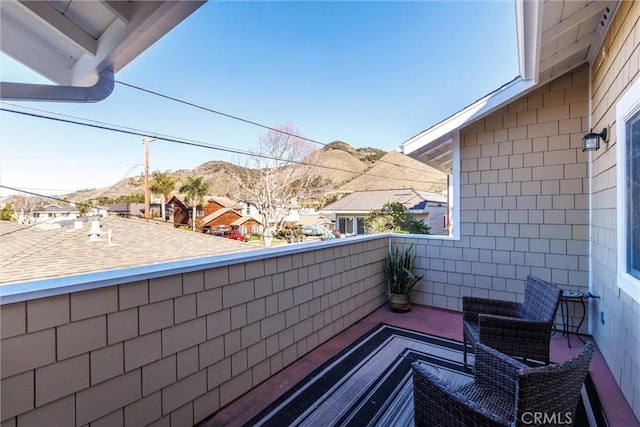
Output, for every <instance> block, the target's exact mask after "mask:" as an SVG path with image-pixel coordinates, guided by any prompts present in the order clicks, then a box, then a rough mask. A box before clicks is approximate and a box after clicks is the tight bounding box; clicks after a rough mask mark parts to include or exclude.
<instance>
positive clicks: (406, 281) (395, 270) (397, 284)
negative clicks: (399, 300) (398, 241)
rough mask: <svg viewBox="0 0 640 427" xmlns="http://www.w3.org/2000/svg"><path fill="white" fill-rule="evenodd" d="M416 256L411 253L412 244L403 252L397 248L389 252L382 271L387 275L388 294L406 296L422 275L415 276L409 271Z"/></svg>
mask: <svg viewBox="0 0 640 427" xmlns="http://www.w3.org/2000/svg"><path fill="white" fill-rule="evenodd" d="M415 259H416V255H415V253H414V252H413V244H412V245H411V246H409V247H408V248H406V249H404V250H400V249H398V247H395V248H392V249H391V250H390V251H389V256H388V257H387V259H386V260H385V262H384V271H385V273H386V274H387V282H388V283H389V292H390V293H392V294H408V293H409V292H411V289H412V288H413V287H414V286H415V285H416V283H418V282H419V281H420V280H422V278H423V277H424V275H422V276H416V275H415V274H414V273H413V271H411V269H412V268H413V262H414V261H415Z"/></svg>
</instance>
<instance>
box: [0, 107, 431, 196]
mask: <svg viewBox="0 0 640 427" xmlns="http://www.w3.org/2000/svg"><path fill="white" fill-rule="evenodd" d="M0 111H6V112H8V113H14V114H20V115H24V116H29V117H35V118H40V119H46V120H52V121H57V122H61V123H68V124H75V125H78V126H85V127H91V128H96V129H101V130H106V131H112V132H117V133H122V134H127V135H134V136H139V137H148V136H151V137H152V138H155V139H157V140H160V141H166V142H173V143H176V144H182V145H188V146H193V147H199V148H206V149H210V150H218V151H223V152H227V153H232V154H241V155H248V156H253V157H259V158H263V159H268V160H276V161H285V162H286V163H291V164H299V165H303V166H312V167H317V168H323V169H330V170H335V171H339V172H346V173H351V174H354V175H356V176H359V175H364V172H358V171H352V170H348V169H342V168H337V167H333V166H325V165H316V164H313V163H309V162H305V161H296V160H286V159H280V158H277V157H274V156H268V155H265V154H260V153H254V152H251V151H245V150H239V149H235V148H231V147H225V146H221V145H215V144H209V143H205V142H199V141H195V140H186V139H182V138H178V137H167V136H163V135H161V134H156V133H154V132H143V131H140V130H135V131H134V130H128V129H125V128H117V127H114V126H118V125H112V124H109V126H107V125H105V124H95V123H83V122H79V121H77V120H71V119H64V118H58V117H51V116H45V115H42V114H35V113H28V112H26V111H18V110H12V109H9V108H4V107H2V108H0ZM294 136H295V135H294ZM296 137H297V136H296ZM393 165H394V166H399V167H403V166H402V165H397V164H393ZM369 176H373V177H376V178H385V179H397V178H398V177H390V176H384V175H375V174H370V175H369ZM411 181H412V182H421V183H429V184H431V183H433V181H426V180H417V179H412V180H411Z"/></svg>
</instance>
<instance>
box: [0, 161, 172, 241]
mask: <svg viewBox="0 0 640 427" xmlns="http://www.w3.org/2000/svg"><path fill="white" fill-rule="evenodd" d="M127 173H128V172H127ZM0 188H4V189H6V190H12V191H18V192H20V193H25V194H29V195H31V196H36V197H41V198H43V199H49V200H54V201H56V202H62V203H73V204H74V205H75V206H83V207H86V208H89V209H100V208H101V207H102V206H99V205H93V204H91V203H87V202H76V201H73V200H66V199H62V198H60V197H55V196H47V195H45V194H40V193H35V192H33V191H25V190H24V189H21V188H17V187H10V186H8V185H2V184H0ZM121 215H123V216H127V217H130V216H133V215H131V214H128V213H127V214H121ZM55 219H57V218H51V219H47V220H45V221H39V222H35V223H33V224H29V225H26V226H24V227H22V228H18V229H15V230H12V231H8V232H6V233H2V234H0V237H2V236H6V235H9V234H14V233H17V232H19V231H22V230H25V229H27V228H31V227H35V226H36V225H40V224H42V223H45V222H48V221H51V220H55ZM155 221H162V222H168V221H166V220H164V219H163V220H157V219H156V220H155Z"/></svg>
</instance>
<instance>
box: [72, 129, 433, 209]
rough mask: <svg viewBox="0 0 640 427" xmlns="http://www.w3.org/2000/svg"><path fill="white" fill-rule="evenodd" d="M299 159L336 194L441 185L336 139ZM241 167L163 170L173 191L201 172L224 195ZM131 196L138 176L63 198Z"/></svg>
mask: <svg viewBox="0 0 640 427" xmlns="http://www.w3.org/2000/svg"><path fill="white" fill-rule="evenodd" d="M304 163H306V164H313V165H315V166H312V171H313V173H314V174H316V175H319V176H321V177H322V178H324V179H326V180H328V181H329V182H330V185H329V187H330V188H332V189H334V190H335V191H338V192H351V191H358V190H367V189H389V188H407V187H413V188H416V189H420V190H427V191H434V192H438V193H440V192H441V191H442V190H444V188H445V186H446V175H444V174H442V173H441V172H438V171H436V170H435V169H433V168H431V167H429V166H427V165H425V164H423V163H421V162H418V161H417V160H414V159H412V158H410V157H407V156H405V155H403V154H401V153H398V152H396V151H392V152H390V153H387V152H385V151H383V150H379V149H377V148H369V147H367V148H354V147H351V146H350V145H349V144H347V143H344V142H342V141H334V142H332V143H330V144H327V145H326V146H324V147H323V148H322V149H319V150H317V151H316V152H314V153H313V154H311V155H310V156H309V157H308V158H307V159H305V162H304ZM398 167H400V168H402V170H403V173H402V174H398V169H397V168H398ZM242 170H245V168H244V167H242V166H237V165H234V164H232V163H228V162H223V161H218V160H212V161H208V162H205V163H203V164H201V165H199V166H197V167H195V168H194V169H180V170H177V171H175V172H171V171H167V173H168V174H169V175H172V176H174V177H176V178H178V183H177V184H176V187H175V191H176V193H177V191H178V189H179V188H180V186H181V183H180V180H181V179H184V178H186V177H188V176H202V177H204V178H205V180H206V181H207V182H209V183H210V187H209V188H210V191H209V193H210V195H212V196H216V195H218V196H224V195H226V194H227V193H228V192H232V191H233V188H234V187H235V180H234V176H235V175H237V174H238V172H240V171H242ZM399 176H401V177H399ZM135 194H138V195H141V194H144V178H143V177H142V176H137V177H131V178H126V179H123V180H121V181H119V182H117V183H115V184H113V185H111V186H110V187H106V188H101V189H91V190H80V191H76V192H75V193H72V194H69V195H66V196H65V198H67V199H69V200H77V201H84V200H90V199H97V198H99V197H108V198H109V199H113V198H115V197H119V196H132V195H135Z"/></svg>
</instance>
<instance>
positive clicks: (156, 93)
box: [116, 80, 424, 172]
mask: <svg viewBox="0 0 640 427" xmlns="http://www.w3.org/2000/svg"><path fill="white" fill-rule="evenodd" d="M116 83H119V84H121V85H123V86H127V87H130V88H132V89H136V90H139V91H141V92H145V93H148V94H151V95H154V96H158V97H160V98H164V99H168V100H170V101H174V102H177V103H180V104H184V105H188V106H190V107H193V108H197V109H199V110H203V111H207V112H209V113H213V114H217V115H219V116H223V117H227V118H229V119H233V120H237V121H240V122H243V123H247V124H250V125H253V126H257V127H260V128H263V129H268V130H270V131H274V132H278V133H281V134H283V135H288V136H292V137H296V138H298V139H302V140H304V141H309V142H312V143H314V144H318V145H322V146H323V147H327V146H329V145H330V144H327V143H324V142H321V141H318V140H317V139H312V138H307V137H304V136H301V135H296V134H293V133H290V132H287V131H284V130H282V129H278V128H274V127H272V126H267V125H264V124H262V123H258V122H255V121H253V120H248V119H244V118H242V117H239V116H235V115H233V114H228V113H224V112H222V111H218V110H214V109H212V108H208V107H204V106H202V105H199V104H196V103H193V102H190V101H185V100H183V99H180V98H176V97H173V96H170V95H166V94H163V93H160V92H156V91H154V90H151V89H145V88H143V87H140V86H136V85H134V84H131V83H126V82H123V81H120V80H116ZM332 148H333V149H335V150H339V151H344V152H345V153H349V154H352V155H356V156H360V157H361V158H365V157H366V156H365V155H364V154H360V153H358V152H351V151H348V150H345V149H342V148H340V147H339V146H337V147H336V146H334V147H332ZM378 162H380V163H386V164H389V165H392V166H399V167H402V168H404V169H413V170H415V171H419V172H424V170H422V169H418V168H414V167H411V166H405V165H399V164H397V163H393V162H388V161H386V160H383V159H379V160H378Z"/></svg>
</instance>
